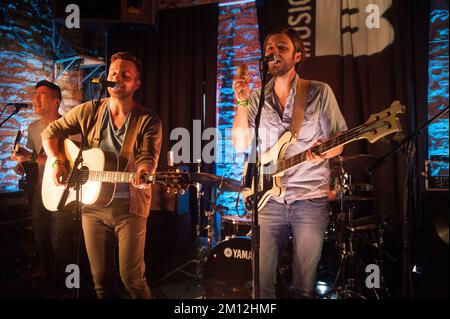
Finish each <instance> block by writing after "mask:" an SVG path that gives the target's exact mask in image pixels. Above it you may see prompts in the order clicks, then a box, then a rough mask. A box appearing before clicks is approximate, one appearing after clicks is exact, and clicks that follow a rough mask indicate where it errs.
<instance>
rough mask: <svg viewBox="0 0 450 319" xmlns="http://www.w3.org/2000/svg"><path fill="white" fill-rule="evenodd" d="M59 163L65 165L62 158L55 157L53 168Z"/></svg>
mask: <svg viewBox="0 0 450 319" xmlns="http://www.w3.org/2000/svg"><path fill="white" fill-rule="evenodd" d="M57 165H64V162H63V161H61V160H60V159H55V160H54V161H53V163H52V168H55V167H56V166H57Z"/></svg>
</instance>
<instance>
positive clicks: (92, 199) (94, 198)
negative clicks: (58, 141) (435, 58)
mask: <svg viewBox="0 0 450 319" xmlns="http://www.w3.org/2000/svg"><path fill="white" fill-rule="evenodd" d="M64 149H65V155H66V158H67V161H66V168H67V172H68V174H70V172H71V171H72V169H73V165H74V162H75V160H76V158H77V155H78V152H79V148H78V147H77V146H76V145H75V143H74V142H72V141H71V140H68V139H66V140H64ZM82 156H83V168H82V170H87V171H116V170H117V158H116V156H115V154H111V153H107V152H103V151H102V150H101V149H99V148H93V149H88V150H85V151H83V152H82ZM52 172H53V168H52V163H50V161H49V160H47V162H46V163H45V170H44V177H43V180H42V202H43V204H44V206H45V208H46V209H47V210H49V211H57V210H58V204H59V201H60V199H61V198H62V196H63V192H64V189H65V188H66V186H56V185H55V183H54V182H53V180H52V177H51V176H52ZM115 185H116V184H115V183H107V182H98V181H83V183H82V194H81V196H82V197H81V202H82V203H83V204H84V205H93V204H96V205H103V206H107V205H108V204H109V203H111V201H112V198H113V196H114V191H115V187H116V186H115ZM75 201H76V191H75V189H74V188H73V187H71V188H70V191H69V194H68V197H67V200H66V205H65V206H64V210H74V209H75V205H76V202H75Z"/></svg>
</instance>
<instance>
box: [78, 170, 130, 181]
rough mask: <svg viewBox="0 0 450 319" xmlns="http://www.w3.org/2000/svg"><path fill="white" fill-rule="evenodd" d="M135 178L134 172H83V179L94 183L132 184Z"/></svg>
mask: <svg viewBox="0 0 450 319" xmlns="http://www.w3.org/2000/svg"><path fill="white" fill-rule="evenodd" d="M135 176H136V173H133V172H113V171H83V177H84V178H85V179H87V180H89V181H94V182H108V183H131V182H132V181H133V179H134V177H135Z"/></svg>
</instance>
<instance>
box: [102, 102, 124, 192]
mask: <svg viewBox="0 0 450 319" xmlns="http://www.w3.org/2000/svg"><path fill="white" fill-rule="evenodd" d="M130 114H131V112H130V113H128V115H127V117H126V119H125V122H124V123H123V125H122V127H120V128H118V129H116V128H115V126H114V123H113V120H112V116H111V110H110V109H109V106H108V109H107V110H106V112H105V114H104V116H103V121H102V129H101V136H102V138H101V140H100V145H99V148H100V149H102V150H103V151H106V152H111V153H114V154H116V156H117V157H118V156H119V154H120V151H121V149H122V145H123V141H124V140H125V135H126V133H127V128H128V123H129V122H130ZM114 198H130V184H128V183H117V184H116V192H115V193H114Z"/></svg>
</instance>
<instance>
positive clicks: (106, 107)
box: [42, 52, 162, 298]
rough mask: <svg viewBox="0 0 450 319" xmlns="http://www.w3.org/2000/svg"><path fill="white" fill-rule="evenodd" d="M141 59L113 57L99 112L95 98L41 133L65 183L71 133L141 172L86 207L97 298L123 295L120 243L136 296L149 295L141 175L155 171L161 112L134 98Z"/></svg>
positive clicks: (146, 203)
mask: <svg viewBox="0 0 450 319" xmlns="http://www.w3.org/2000/svg"><path fill="white" fill-rule="evenodd" d="M140 76H141V64H140V62H139V61H138V60H137V59H136V57H134V56H133V55H132V54H130V53H128V52H118V53H116V54H114V55H112V56H111V65H110V67H109V73H108V81H111V82H117V84H116V85H115V86H114V87H112V88H108V92H109V95H110V97H109V98H105V99H103V100H102V101H101V104H100V106H99V108H98V110H97V112H96V113H95V114H94V108H93V105H92V103H91V102H88V103H84V104H82V105H79V106H77V107H75V108H74V109H72V110H71V111H70V112H69V113H67V115H66V116H64V117H62V118H60V119H59V120H57V121H55V122H53V123H52V124H50V125H49V127H48V128H47V129H46V130H45V131H44V132H43V133H42V139H43V144H44V149H45V151H46V153H47V155H48V157H49V158H50V160H51V161H52V166H53V179H54V182H55V184H57V185H60V184H62V183H63V180H64V179H65V178H66V177H67V171H66V168H65V166H64V165H63V163H64V159H65V158H64V155H63V150H62V149H60V148H59V144H60V143H59V142H60V140H61V139H62V138H64V137H66V136H67V135H69V134H74V133H82V136H83V138H84V140H85V143H86V145H88V147H98V148H100V149H102V150H103V151H106V152H112V153H115V154H116V155H117V156H118V157H119V159H121V162H122V165H121V166H120V170H121V171H128V172H137V173H138V174H137V175H136V178H135V180H134V181H133V183H132V184H125V183H119V184H117V185H116V191H115V194H114V198H113V200H112V202H111V203H110V204H109V205H108V206H106V207H105V206H99V205H90V206H86V207H85V208H84V209H83V214H82V225H83V232H84V238H85V243H86V250H87V253H88V258H89V262H90V265H91V271H92V276H93V280H94V284H95V290H96V293H97V297H98V298H116V297H119V295H118V294H117V291H116V287H115V267H114V265H115V262H114V257H115V244H116V241H117V244H118V245H117V246H118V248H119V251H118V257H119V271H120V277H121V280H122V282H123V284H124V285H125V288H126V289H127V290H128V292H129V294H130V295H131V297H133V298H150V297H151V294H150V289H149V287H148V285H147V281H146V278H145V263H144V246H145V234H146V225H147V217H148V214H149V210H150V200H151V189H150V185H147V184H146V183H145V182H144V181H143V179H142V178H141V174H153V173H154V172H155V170H156V166H157V163H158V158H159V152H160V148H161V136H162V127H161V121H160V119H159V117H158V116H157V115H156V114H155V113H154V112H152V111H151V110H149V109H147V108H143V107H142V106H140V105H138V104H137V103H136V102H134V101H133V95H134V92H135V91H136V90H137V89H138V88H139V87H140V86H141V80H140Z"/></svg>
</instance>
